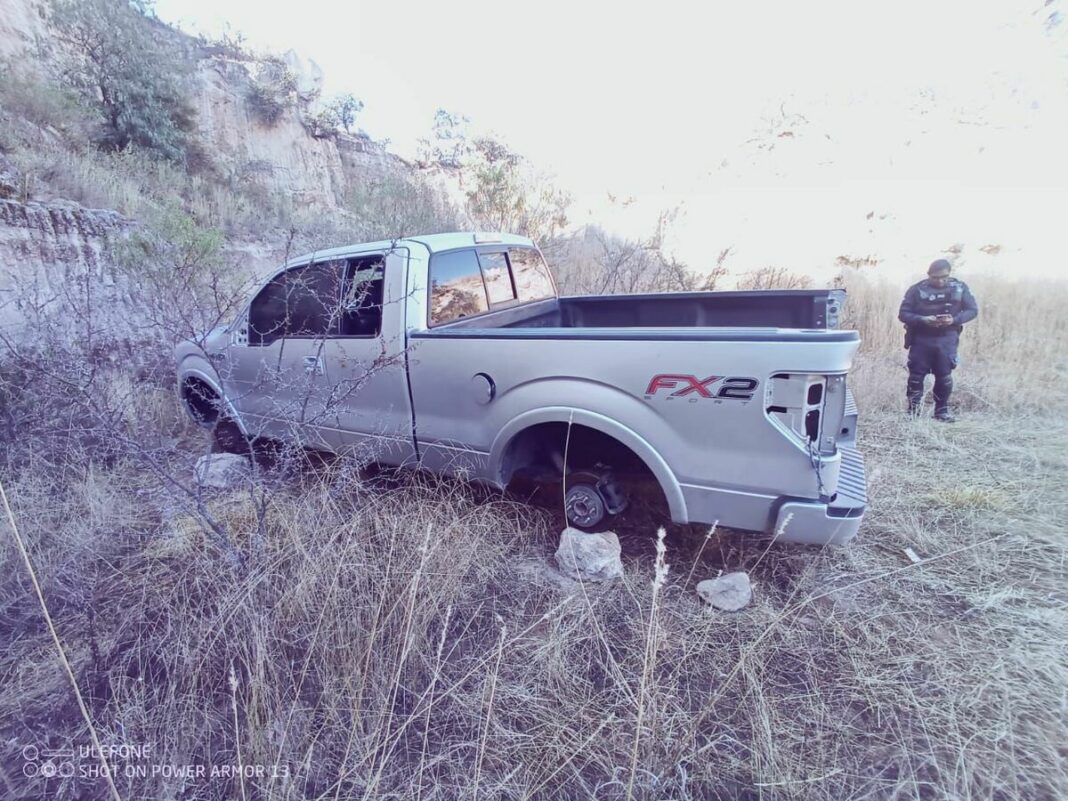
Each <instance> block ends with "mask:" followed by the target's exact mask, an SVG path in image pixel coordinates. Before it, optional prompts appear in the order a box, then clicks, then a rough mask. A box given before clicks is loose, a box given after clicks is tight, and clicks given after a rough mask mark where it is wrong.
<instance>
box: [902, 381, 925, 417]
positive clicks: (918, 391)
mask: <svg viewBox="0 0 1068 801" xmlns="http://www.w3.org/2000/svg"><path fill="white" fill-rule="evenodd" d="M924 378H926V376H923V375H919V374H918V373H910V374H909V382H908V385H907V386H906V387H905V397H906V398H907V399H908V402H909V407H908V408H909V414H910V415H911V416H913V417H919V415H920V413H921V412H922V411H923V379H924Z"/></svg>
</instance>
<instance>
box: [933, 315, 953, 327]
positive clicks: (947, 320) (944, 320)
mask: <svg viewBox="0 0 1068 801" xmlns="http://www.w3.org/2000/svg"><path fill="white" fill-rule="evenodd" d="M937 319H938V325H939V326H940V327H942V328H945V327H946V326H950V325H953V315H952V314H939V315H938V317H937Z"/></svg>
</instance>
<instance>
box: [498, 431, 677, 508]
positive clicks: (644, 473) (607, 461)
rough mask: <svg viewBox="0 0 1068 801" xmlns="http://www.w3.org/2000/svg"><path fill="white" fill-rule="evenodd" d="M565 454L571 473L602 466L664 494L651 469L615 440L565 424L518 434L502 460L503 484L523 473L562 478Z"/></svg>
mask: <svg viewBox="0 0 1068 801" xmlns="http://www.w3.org/2000/svg"><path fill="white" fill-rule="evenodd" d="M565 454H566V459H567V472H568V473H573V472H577V471H585V470H592V469H594V468H596V467H597V466H598V465H603V466H605V467H608V468H611V470H612V472H613V473H614V474H615V476H616V477H617V478H619V479H620V480H622V481H625V482H628V483H631V482H643V481H651V482H652V483H653V484H654V485H655V486H656V487H657V488H658V489H660V490H661V492H663V489H662V488H661V487H660V482H659V481H657V479H656V476H655V475H654V474H653V471H652V470H650V469H649V466H648V465H647V464H646V463H645V462H644V461H643V460H642V458H641V457H640V456H638V454H636V453H635V452H634V451H633V450H631V449H630V448H629V447H627V446H626V445H624V444H623V443H622V442H620V441H619V440H617V439H616V438H615V437H613V436H611V435H609V434H606V433H604V432H603V431H599V430H597V429H596V428H590V427H589V426H584V425H578V424H569V423H566V422H562V421H561V422H552V423H539V424H537V425H534V426H531V427H530V428H525V429H523V430H522V431H520V432H519V433H518V434H516V435H515V436H514V437H513V438H512V440H511V441H510V442H509V443H508V446H507V448H506V449H505V452H504V456H503V458H502V460H501V475H500V478H501V482H502V484H504V485H506V486H507V485H508V484H509V483H510V482H511V480H512V479H513V478H514V477H515V476H516V474H517V473H519V472H520V471H523V472H528V471H531V472H534V473H540V474H543V475H544V474H552V473H555V474H556V475H561V474H562V473H563V466H564V458H565Z"/></svg>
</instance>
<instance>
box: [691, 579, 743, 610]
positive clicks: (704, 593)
mask: <svg viewBox="0 0 1068 801" xmlns="http://www.w3.org/2000/svg"><path fill="white" fill-rule="evenodd" d="M697 594H698V595H700V596H701V598H703V599H704V600H705V601H707V602H708V603H710V604H712V606H714V607H716V609H722V610H723V611H724V612H737V611H738V610H739V609H743V608H745V607H746V606H748V605H749V601H750V600H752V598H753V588H752V587H751V586H750V584H749V575H748V574H747V573H726V574H725V575H722V576H720V577H719V578H714V579H708V580H706V581H702V582H701V583H700V584H698V585H697Z"/></svg>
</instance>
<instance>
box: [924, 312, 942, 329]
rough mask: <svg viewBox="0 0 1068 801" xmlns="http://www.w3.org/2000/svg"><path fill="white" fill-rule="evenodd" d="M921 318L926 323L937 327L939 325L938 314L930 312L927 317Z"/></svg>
mask: <svg viewBox="0 0 1068 801" xmlns="http://www.w3.org/2000/svg"><path fill="white" fill-rule="evenodd" d="M920 320H921V321H922V322H923V324H924V325H933V326H935V327H937V326H938V317H937V315H934V314H929V315H927V316H926V317H921V318H920Z"/></svg>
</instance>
